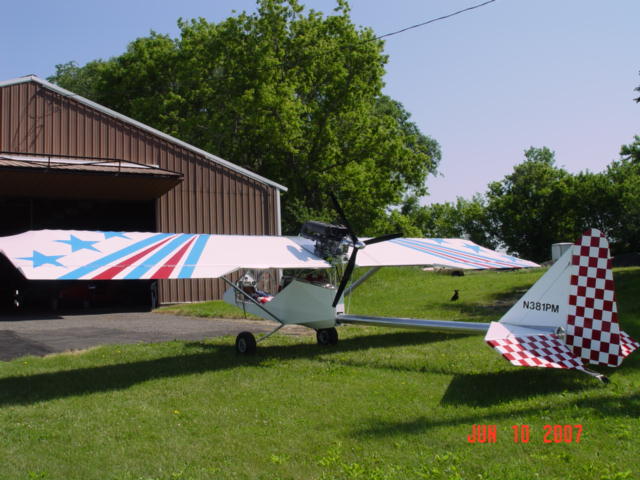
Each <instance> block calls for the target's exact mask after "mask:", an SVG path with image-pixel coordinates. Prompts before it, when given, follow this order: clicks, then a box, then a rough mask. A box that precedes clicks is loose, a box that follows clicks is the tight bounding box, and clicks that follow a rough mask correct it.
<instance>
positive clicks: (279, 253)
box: [0, 230, 331, 280]
mask: <svg viewBox="0 0 640 480" xmlns="http://www.w3.org/2000/svg"><path fill="white" fill-rule="evenodd" d="M0 253H2V254H4V255H5V256H6V257H7V258H8V259H9V261H11V263H13V265H14V266H15V267H16V268H17V269H18V270H20V271H21V272H22V274H23V275H24V276H25V277H26V278H27V279H30V280H139V279H167V278H184V279H187V278H216V277H220V276H223V275H226V274H228V273H231V272H234V271H236V270H238V269H269V268H309V269H316V268H329V267H330V266H331V265H330V264H329V263H328V262H326V261H325V260H323V259H322V258H319V257H317V256H316V255H314V254H313V253H312V252H310V251H308V250H307V249H305V248H303V247H302V246H301V245H300V244H298V243H296V242H295V241H294V240H292V239H291V238H287V237H276V236H257V235H251V236H248V235H209V234H192V233H158V232H102V231H77V230H38V231H31V232H25V233H22V234H19V235H13V236H10V237H3V238H0Z"/></svg>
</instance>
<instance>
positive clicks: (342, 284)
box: [329, 192, 402, 307]
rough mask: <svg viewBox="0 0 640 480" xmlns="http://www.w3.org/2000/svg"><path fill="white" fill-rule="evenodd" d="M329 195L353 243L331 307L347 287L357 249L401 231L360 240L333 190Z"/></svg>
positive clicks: (354, 264)
mask: <svg viewBox="0 0 640 480" xmlns="http://www.w3.org/2000/svg"><path fill="white" fill-rule="evenodd" d="M329 195H330V196H331V201H332V202H333V207H334V208H335V209H336V212H338V215H339V216H340V220H341V221H342V223H343V224H344V226H345V227H346V228H347V232H348V233H349V237H350V238H351V242H352V243H353V249H352V251H351V256H350V257H349V261H348V262H347V268H345V270H344V273H343V274H342V279H341V280H340V285H339V286H338V291H337V292H336V296H335V298H334V299H333V303H332V305H333V307H335V306H336V305H338V302H339V301H340V297H342V293H343V292H344V289H345V288H347V283H349V280H350V279H351V275H352V274H353V269H354V268H355V266H356V257H357V255H358V250H361V249H363V248H364V247H365V246H367V245H372V244H374V243H379V242H384V241H386V240H392V239H394V238H398V237H401V236H402V233H390V234H387V235H381V236H379V237H375V238H369V239H367V240H364V241H360V240H359V239H358V237H357V236H356V234H355V233H354V231H353V229H352V228H351V225H350V224H349V221H348V220H347V217H346V215H345V214H344V211H343V210H342V207H341V206H340V203H338V199H337V198H336V196H335V195H334V194H333V192H330V193H329Z"/></svg>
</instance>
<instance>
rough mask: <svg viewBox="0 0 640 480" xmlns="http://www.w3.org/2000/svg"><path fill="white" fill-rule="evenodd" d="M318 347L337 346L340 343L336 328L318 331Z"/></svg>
mask: <svg viewBox="0 0 640 480" xmlns="http://www.w3.org/2000/svg"><path fill="white" fill-rule="evenodd" d="M316 340H317V341H318V345H335V344H336V343H338V331H337V330H336V329H335V328H333V327H332V328H321V329H319V330H316Z"/></svg>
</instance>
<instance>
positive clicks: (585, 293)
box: [485, 229, 640, 373]
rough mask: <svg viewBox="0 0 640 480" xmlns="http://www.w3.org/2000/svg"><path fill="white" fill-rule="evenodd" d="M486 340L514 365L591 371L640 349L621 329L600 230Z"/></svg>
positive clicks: (542, 280)
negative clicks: (590, 368) (589, 365)
mask: <svg viewBox="0 0 640 480" xmlns="http://www.w3.org/2000/svg"><path fill="white" fill-rule="evenodd" d="M485 341H486V342H487V343H488V344H489V345H490V346H492V347H493V348H495V349H496V350H498V352H500V354H502V355H503V356H504V357H505V358H507V359H508V360H509V361H510V362H511V363H513V364H514V365H524V366H540V367H551V368H576V369H580V370H585V371H586V369H585V368H584V364H586V363H589V364H592V365H604V366H608V367H617V366H618V365H620V363H622V360H623V359H624V358H625V357H627V356H628V355H629V354H631V352H633V351H634V350H636V349H637V348H638V347H640V344H639V343H638V342H636V341H635V340H633V339H632V338H631V337H630V336H629V335H628V334H626V333H625V332H623V331H622V330H620V326H619V324H618V307H617V303H616V298H615V288H614V282H613V272H612V270H611V256H610V254H609V242H608V241H607V239H606V238H605V236H604V235H603V234H602V233H601V232H600V231H599V230H596V229H590V230H588V231H587V232H585V233H584V234H583V235H582V237H581V238H580V239H579V240H578V241H577V242H576V243H575V244H574V245H573V246H572V248H570V249H569V250H568V251H567V252H565V254H564V255H563V256H562V257H561V258H560V259H559V260H558V261H557V262H556V263H555V264H554V265H553V266H552V267H551V268H550V269H549V270H548V271H547V273H546V274H545V275H543V276H542V277H541V278H540V280H538V282H536V283H535V284H534V285H533V287H531V289H529V290H528V291H527V292H526V293H525V294H524V295H523V296H522V298H521V299H520V300H518V302H517V303H516V304H515V305H514V306H513V307H512V308H511V309H510V310H509V311H508V312H507V313H506V314H505V315H504V316H503V317H502V318H501V319H500V322H493V323H492V324H491V327H490V328H489V331H488V332H487V335H486V337H485ZM587 372H588V371H587ZM588 373H589V372H588Z"/></svg>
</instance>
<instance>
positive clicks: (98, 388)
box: [0, 332, 459, 406]
mask: <svg viewBox="0 0 640 480" xmlns="http://www.w3.org/2000/svg"><path fill="white" fill-rule="evenodd" d="M458 337H459V336H458ZM450 338H455V336H453V335H446V334H425V333H416V332H401V333H390V334H380V335H366V336H365V335H362V336H357V337H353V338H347V339H345V340H341V341H340V343H339V344H338V345H335V346H333V347H320V346H318V345H309V344H298V345H288V346H268V347H260V348H259V349H258V353H257V354H256V355H254V356H239V355H238V354H236V352H235V349H234V348H233V347H231V346H220V345H211V344H207V343H204V342H188V343H186V344H185V345H186V346H187V347H188V348H197V349H198V350H200V352H199V353H191V354H190V353H187V354H185V355H179V356H173V357H166V358H158V359H153V360H142V361H134V362H129V363H121V364H116V365H102V366H96V367H90V368H80V369H76V370H65V371H60V372H52V373H40V374H35V375H30V376H17V377H8V378H3V379H0V406H4V405H16V404H31V403H36V402H40V401H46V400H52V399H56V398H64V397H69V396H74V395H84V394H91V393H97V392H106V391H111V390H121V389H124V388H128V387H130V386H132V385H135V384H138V383H141V382H145V381H148V380H153V379H157V378H168V377H178V376H182V375H189V374H194V373H204V372H213V371H217V370H224V369H231V368H236V367H241V366H247V365H248V366H260V365H261V364H262V362H265V361H270V360H273V359H274V358H275V359H282V360H287V359H296V358H314V357H317V356H319V355H326V354H328V353H334V352H335V353H338V352H349V351H357V350H364V349H369V348H384V347H396V346H399V345H411V344H426V343H430V342H438V341H442V340H447V339H450Z"/></svg>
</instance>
